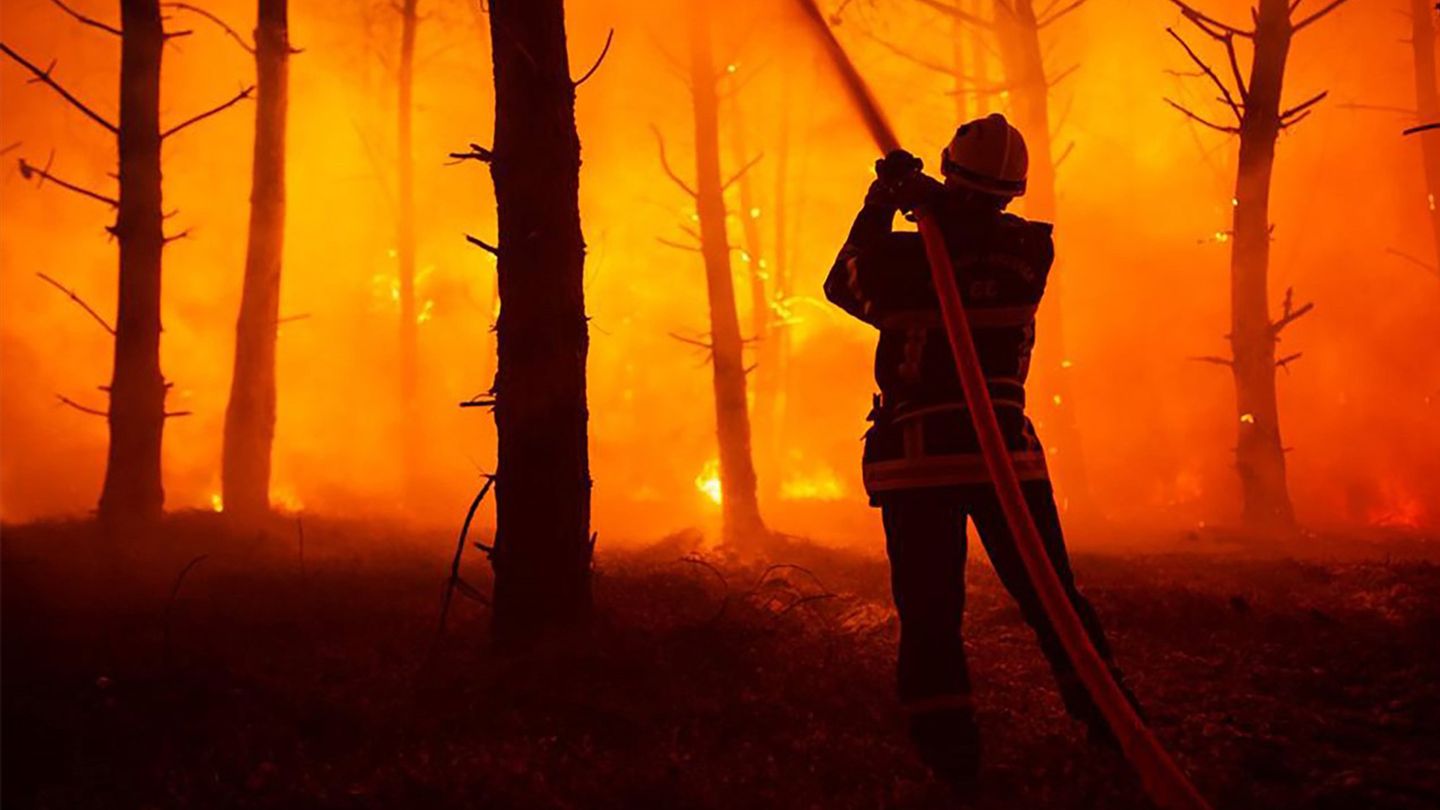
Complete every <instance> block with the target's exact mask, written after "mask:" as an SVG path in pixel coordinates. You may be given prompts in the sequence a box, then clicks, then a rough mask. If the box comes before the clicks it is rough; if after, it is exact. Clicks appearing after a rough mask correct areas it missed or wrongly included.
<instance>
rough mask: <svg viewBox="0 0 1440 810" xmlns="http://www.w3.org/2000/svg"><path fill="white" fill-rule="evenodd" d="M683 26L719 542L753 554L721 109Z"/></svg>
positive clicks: (706, 43) (698, 16)
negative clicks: (705, 299) (716, 448)
mask: <svg viewBox="0 0 1440 810" xmlns="http://www.w3.org/2000/svg"><path fill="white" fill-rule="evenodd" d="M691 13H692V15H693V16H692V18H691V21H690V83H691V96H692V100H693V102H694V105H693V106H694V112H695V192H696V200H695V202H696V206H697V209H698V213H699V216H700V246H701V253H702V254H703V257H704V260H705V282H706V289H707V291H708V293H709V300H710V341H711V347H712V351H711V358H712V368H713V370H714V388H715V428H716V435H717V437H718V439H719V444H720V490H721V493H722V498H723V501H722V503H721V509H722V516H723V527H722V529H721V534H722V538H723V542H724V543H725V544H726V545H728V546H731V547H735V548H746V547H749V548H754V547H756V546H757V545H760V544H762V543H763V542H764V540H765V538H766V536H767V534H768V533H767V532H766V530H765V522H764V521H763V520H762V519H761V518H760V503H759V500H758V498H757V494H756V489H757V485H756V478H755V464H754V461H753V460H752V458H751V456H750V414H749V405H748V402H747V397H746V393H745V387H746V381H745V359H744V351H743V349H744V342H743V340H742V339H741V337H740V318H739V315H738V314H737V313H736V309H735V285H734V280H733V277H732V275H731V272H730V240H729V236H728V235H727V234H726V231H725V198H724V193H723V189H722V183H723V181H722V180H721V177H720V135H719V132H720V122H719V108H720V103H719V99H718V98H717V95H716V90H715V81H716V74H715V67H714V60H713V59H712V58H711V54H710V26H709V18H708V15H709V10H708V9H707V8H706V4H705V3H696V4H695V5H694V6H693V9H692V12H691Z"/></svg>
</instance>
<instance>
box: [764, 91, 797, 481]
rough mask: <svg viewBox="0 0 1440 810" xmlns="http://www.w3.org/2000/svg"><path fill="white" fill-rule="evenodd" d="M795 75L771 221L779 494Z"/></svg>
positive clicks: (773, 424) (784, 109)
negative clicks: (773, 233)
mask: <svg viewBox="0 0 1440 810" xmlns="http://www.w3.org/2000/svg"><path fill="white" fill-rule="evenodd" d="M792 84H793V80H792V77H791V74H790V73H789V72H787V73H786V74H785V75H784V76H783V77H782V78H781V90H780V112H779V114H780V132H779V135H778V137H777V139H776V144H775V191H774V200H773V201H772V203H771V207H772V208H773V209H774V212H773V213H774V215H773V216H772V217H771V220H772V221H773V222H774V223H775V252H774V253H775V255H774V258H773V259H772V261H771V270H770V278H771V289H772V290H773V292H772V293H771V300H772V301H774V302H775V304H776V306H777V307H779V310H778V313H779V314H781V315H782V317H780V318H776V319H775V322H774V323H773V324H772V327H773V328H772V329H771V330H770V343H771V344H772V345H771V348H770V352H769V357H770V358H771V361H772V362H771V366H772V368H771V371H770V374H771V379H772V380H773V384H774V393H773V395H772V397H771V399H770V412H769V415H768V416H769V420H770V421H769V425H770V426H769V435H768V436H767V437H766V438H767V441H769V443H770V447H771V452H772V454H773V455H772V461H773V465H772V467H771V473H770V474H771V476H772V477H773V478H774V479H775V481H774V482H773V483H772V486H773V487H774V491H779V489H780V488H781V487H782V486H783V483H782V482H781V481H780V478H781V477H782V476H783V474H784V472H783V471H784V469H785V467H786V462H787V456H788V454H787V453H786V449H787V448H786V439H785V437H786V430H785V423H786V409H787V405H788V403H789V393H790V325H789V324H788V323H786V322H785V317H784V316H785V315H787V314H788V312H789V308H790V306H791V304H790V256H789V255H788V254H789V251H790V230H789V229H790V206H789V203H788V197H789V193H790V128H791V126H792V125H793V124H792V122H791V115H792V113H793V111H792V109H791V104H792V96H793V95H794V93H793V88H792Z"/></svg>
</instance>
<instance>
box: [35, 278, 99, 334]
mask: <svg viewBox="0 0 1440 810" xmlns="http://www.w3.org/2000/svg"><path fill="white" fill-rule="evenodd" d="M35 275H37V276H39V277H40V279H41V280H42V281H44V282H45V283H47V284H49V285H51V286H52V287H54V288H55V289H57V290H59V291H60V292H62V293H65V295H66V296H68V297H69V298H70V300H71V301H74V302H75V304H76V305H77V306H79V307H80V308H81V309H83V310H85V312H86V314H88V315H89V316H90V317H92V318H94V319H95V322H96V323H98V324H100V326H101V327H102V328H104V330H105V331H106V332H109V333H110V334H111V335H112V336H113V335H114V334H115V327H113V326H111V325H110V323H109V322H108V321H106V320H105V319H104V318H103V317H101V316H100V313H98V312H96V311H95V309H94V308H93V307H91V306H90V305H89V304H87V303H85V299H83V298H81V297H80V294H79V293H77V292H75V291H74V290H72V289H70V288H69V287H66V286H65V285H64V284H61V283H60V282H58V281H56V280H55V279H53V278H51V277H50V276H47V275H45V274H44V273H36V274H35Z"/></svg>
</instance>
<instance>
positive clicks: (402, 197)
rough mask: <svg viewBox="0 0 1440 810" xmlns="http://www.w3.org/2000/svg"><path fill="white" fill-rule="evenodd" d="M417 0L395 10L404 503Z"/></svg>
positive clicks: (413, 446)
mask: <svg viewBox="0 0 1440 810" xmlns="http://www.w3.org/2000/svg"><path fill="white" fill-rule="evenodd" d="M418 5H419V0H403V4H402V5H401V7H400V64H399V69H398V71H397V76H396V80H397V85H398V93H397V97H398V109H397V110H396V116H395V120H396V125H397V129H396V137H395V159H396V161H397V163H398V166H397V171H396V177H397V179H398V185H399V189H398V195H397V196H398V201H397V202H398V204H399V208H398V212H397V213H398V221H397V223H396V225H397V227H396V242H395V258H396V263H397V266H396V272H397V274H398V276H399V281H400V431H399V438H400V441H401V450H400V455H401V464H402V466H403V468H404V469H403V473H404V476H405V492H406V497H407V500H408V499H409V498H410V496H411V495H413V490H414V487H415V483H416V476H417V474H418V471H419V450H420V447H419V444H420V441H421V436H420V432H421V427H422V426H423V421H422V420H421V419H420V415H419V411H418V403H417V396H418V395H417V392H416V386H417V384H418V382H419V378H420V369H419V365H420V357H419V355H420V349H419V345H418V343H419V335H418V334H417V332H416V329H417V326H418V323H417V321H416V315H417V310H416V307H415V155H414V145H413V139H414V129H415V128H414V123H413V119H414V108H415V104H414V87H415V29H416V27H417V26H419V24H420V18H419V15H418V13H417V6H418Z"/></svg>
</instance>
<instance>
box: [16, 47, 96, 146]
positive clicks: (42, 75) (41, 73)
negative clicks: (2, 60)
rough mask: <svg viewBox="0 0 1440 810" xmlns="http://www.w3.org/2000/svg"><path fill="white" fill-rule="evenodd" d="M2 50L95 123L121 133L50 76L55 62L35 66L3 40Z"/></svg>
mask: <svg viewBox="0 0 1440 810" xmlns="http://www.w3.org/2000/svg"><path fill="white" fill-rule="evenodd" d="M0 52H4V54H5V55H6V56H8V57H10V58H11V59H14V60H15V61H16V62H18V63H19V64H20V65H21V66H23V67H24V68H25V69H26V70H28V71H30V72H31V73H32V74H34V75H35V79H36V80H37V81H41V82H44V83H45V84H47V85H49V86H50V89H51V90H54V91H55V92H56V93H59V94H60V97H61V98H63V99H65V100H66V101H68V102H70V104H71V106H73V107H74V108H75V109H77V110H79V111H80V112H82V113H84V114H85V115H86V117H88V118H89V119H90V120H92V121H94V122H95V123H97V124H99V125H100V126H102V127H105V128H106V129H108V130H110V131H111V132H113V133H115V134H117V135H118V134H120V128H119V127H117V126H115V125H114V124H112V123H110V122H109V121H106V120H105V118H104V117H103V116H101V115H100V114H99V113H97V112H95V111H94V110H92V109H90V108H89V107H88V106H86V104H85V102H83V101H81V100H80V99H78V98H76V97H75V96H73V95H72V94H71V93H70V91H69V90H66V89H65V88H64V87H61V86H60V83H59V82H57V81H55V80H54V79H53V78H51V76H50V71H52V70H54V69H55V64H54V63H53V62H52V63H51V64H50V67H48V68H46V69H44V70H41V69H40V68H38V67H35V65H33V64H31V63H30V61H29V60H28V59H26V58H25V57H23V56H21V55H20V54H18V53H16V52H15V51H14V50H12V49H11V48H10V46H9V45H6V44H5V43H3V42H0Z"/></svg>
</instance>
